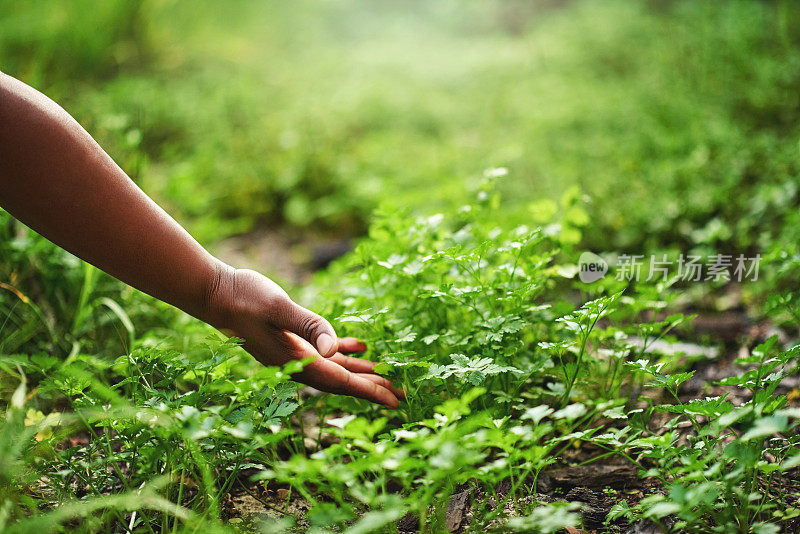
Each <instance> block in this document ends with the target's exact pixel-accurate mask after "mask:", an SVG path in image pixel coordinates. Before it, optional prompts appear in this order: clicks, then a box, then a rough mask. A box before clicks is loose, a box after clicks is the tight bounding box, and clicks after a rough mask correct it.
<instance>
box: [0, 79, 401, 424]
mask: <svg viewBox="0 0 800 534" xmlns="http://www.w3.org/2000/svg"><path fill="white" fill-rule="evenodd" d="M0 206H2V207H3V208H4V209H6V210H7V211H8V212H9V213H10V214H11V215H13V216H14V217H16V218H17V219H19V220H20V221H22V222H23V223H25V224H26V225H28V226H30V227H31V228H33V229H34V230H36V231H37V232H39V233H40V234H42V235H43V236H45V237H46V238H48V239H50V240H51V241H53V242H54V243H56V244H57V245H59V246H61V247H63V248H64V249H66V250H68V251H70V252H72V253H73V254H75V255H76V256H78V257H80V258H81V259H83V260H85V261H87V262H89V263H91V264H93V265H95V266H96V267H98V268H100V269H102V270H103V271H105V272H107V273H109V274H111V275H112V276H114V277H116V278H118V279H119V280H122V281H123V282H125V283H127V284H130V285H132V286H134V287H136V288H137V289H139V290H141V291H144V292H145V293H148V294H150V295H152V296H154V297H156V298H158V299H160V300H163V301H165V302H168V303H170V304H172V305H174V306H176V307H178V308H180V309H182V310H184V311H185V312H187V313H189V314H191V315H193V316H194V317H197V318H198V319H200V320H202V321H205V322H207V323H209V324H211V325H212V326H215V327H217V328H219V329H222V330H226V331H230V332H232V333H234V334H235V335H237V336H239V337H241V338H243V339H244V340H245V343H244V348H245V349H246V350H247V351H248V352H250V353H251V354H252V355H253V356H254V357H255V358H256V359H258V360H259V361H260V362H262V363H264V364H266V365H281V364H283V363H286V362H288V361H290V360H292V359H302V358H308V357H312V358H313V361H312V362H311V363H310V364H308V365H307V366H306V367H305V368H304V369H303V371H302V372H300V373H298V374H297V375H295V377H294V378H295V379H297V380H298V381H300V382H303V383H306V384H308V385H311V386H313V387H315V388H317V389H320V390H322V391H328V392H332V393H340V394H345V395H352V396H356V397H361V398H365V399H368V400H371V401H373V402H377V403H380V404H383V405H385V406H387V407H391V408H394V407H396V406H397V404H398V397H400V396H402V393H401V392H400V391H398V390H396V389H394V388H393V387H392V385H391V383H390V382H389V381H387V380H386V379H384V378H382V377H380V376H378V375H375V374H374V373H372V366H373V364H372V363H371V362H368V361H366V360H362V359H358V358H352V357H349V356H346V355H345V354H343V353H350V352H363V351H364V350H365V349H366V347H364V346H363V344H362V343H360V342H357V341H356V340H354V339H352V338H345V339H342V340H340V339H339V338H338V337H337V336H336V333H335V331H334V330H333V327H331V325H330V323H328V321H326V320H325V319H323V318H322V317H320V316H319V315H317V314H315V313H313V312H311V311H309V310H307V309H305V308H303V307H301V306H300V305H298V304H296V303H294V302H293V301H292V300H291V299H290V298H289V296H288V295H287V294H286V292H285V291H284V290H283V289H281V288H280V287H279V286H278V285H277V284H275V283H274V282H272V281H271V280H269V279H268V278H266V277H264V276H262V275H260V274H258V273H256V272H254V271H249V270H238V269H234V268H232V267H230V266H228V265H226V264H225V263H223V262H221V261H220V260H218V259H217V258H215V257H214V256H212V255H211V254H210V253H208V252H207V251H206V250H205V249H204V248H203V247H202V246H201V245H200V244H199V243H198V242H197V241H195V240H194V239H193V238H192V237H191V236H190V235H189V233H188V232H186V230H184V229H183V227H181V226H180V225H179V224H178V223H177V222H176V221H175V220H174V219H172V217H170V216H169V215H168V214H167V213H166V212H165V211H164V210H163V209H161V208H160V207H159V206H158V205H157V204H156V203H155V202H153V200H151V199H150V198H149V197H148V196H147V195H146V194H145V193H144V192H143V191H142V190H141V189H139V187H138V186H136V184H135V183H134V182H133V181H132V180H131V179H130V178H129V177H128V176H127V175H126V174H125V172H124V171H123V170H122V169H121V168H120V167H119V166H118V165H117V164H116V163H114V161H113V160H112V159H111V157H110V156H108V154H106V153H105V152H104V151H103V149H102V148H101V147H100V146H99V145H98V144H97V143H96V142H95V140H94V139H92V137H91V136H90V135H89V134H88V133H87V132H86V131H85V130H84V129H83V128H82V127H81V126H80V125H79V124H78V123H77V122H76V121H75V120H74V119H73V118H72V117H71V116H70V115H69V114H68V113H67V112H66V111H64V110H63V109H62V108H61V107H60V106H58V104H56V103H55V102H53V101H52V100H50V99H49V98H47V97H46V96H44V95H43V94H41V93H39V92H38V91H36V90H34V89H32V88H30V87H28V86H27V85H25V84H24V83H22V82H20V81H18V80H16V79H14V78H12V77H10V76H8V75H5V74H2V73H0Z"/></svg>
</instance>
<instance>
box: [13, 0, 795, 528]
mask: <svg viewBox="0 0 800 534" xmlns="http://www.w3.org/2000/svg"><path fill="white" fill-rule="evenodd" d="M0 12H2V13H3V17H2V19H0V69H2V70H3V71H4V72H7V73H9V74H11V75H14V76H17V77H19V78H20V79H22V80H23V81H26V82H27V83H30V84H31V85H33V86H35V87H37V88H39V89H40V90H42V91H44V92H45V93H46V94H48V95H50V96H51V97H53V98H54V99H56V100H57V101H58V102H60V103H62V104H63V105H64V106H65V107H66V109H67V110H68V111H70V112H71V113H73V114H74V115H75V116H76V117H77V118H78V119H79V120H80V121H81V123H82V124H84V126H85V127H86V128H87V129H88V130H89V131H90V132H91V133H92V134H93V135H95V136H96V138H97V139H98V140H99V141H100V142H101V144H102V145H103V146H104V147H106V148H107V150H108V151H109V152H110V153H111V154H112V156H113V157H114V158H115V159H116V160H117V161H118V162H119V163H120V164H121V165H122V167H123V168H124V169H125V170H126V171H127V172H128V173H129V174H130V175H131V176H132V177H133V178H134V179H135V180H136V181H137V182H138V183H139V184H140V185H141V186H142V187H143V188H144V189H145V191H147V192H148V193H149V194H151V195H152V196H154V197H155V198H156V199H157V200H158V201H159V202H160V203H162V204H163V205H165V207H167V208H168V209H169V211H170V212H171V213H173V214H175V215H176V217H177V218H178V219H179V220H180V221H181V222H183V223H185V224H186V225H187V227H188V228H189V229H190V230H191V231H192V232H193V234H195V235H196V236H197V237H198V238H199V239H200V240H201V241H202V242H203V243H204V244H206V245H208V246H210V247H212V248H213V247H214V244H215V243H216V242H218V241H219V240H220V239H222V238H224V237H226V236H228V235H230V234H233V233H237V232H247V231H250V230H254V229H265V228H266V229H269V230H271V231H278V232H281V233H283V234H285V235H287V236H289V237H291V238H304V239H311V238H319V237H320V236H327V237H354V236H355V237H361V238H363V239H362V240H361V242H360V244H359V245H358V246H357V247H356V249H355V250H354V251H353V252H351V253H350V254H348V255H347V256H345V257H344V258H342V259H341V260H340V261H339V262H337V263H336V264H334V265H333V266H332V267H331V268H329V269H328V270H327V271H326V272H323V273H320V275H319V276H318V277H317V278H316V279H315V282H314V283H313V285H310V286H309V287H307V288H306V294H307V295H308V298H306V299H305V302H306V303H307V304H308V305H310V306H312V307H314V308H315V309H319V310H320V311H323V312H324V313H325V315H326V316H327V317H329V318H331V319H332V320H334V321H335V323H336V326H337V330H338V331H339V332H340V333H349V334H353V335H357V336H360V337H363V338H365V339H367V340H368V341H369V342H370V345H371V347H372V353H371V354H372V356H373V357H374V358H375V359H379V360H381V361H382V363H381V367H380V368H379V369H380V371H381V372H382V373H384V374H387V375H388V376H391V377H393V378H395V379H398V380H400V381H402V382H403V383H405V384H407V386H408V388H409V401H408V402H406V403H404V404H403V406H402V407H401V409H400V410H399V411H398V412H395V413H389V412H387V411H385V410H383V409H381V408H378V407H373V406H368V405H366V404H365V403H363V402H361V401H356V400H354V399H349V398H343V397H331V396H321V397H311V398H303V399H301V398H299V397H298V396H297V394H296V392H295V390H294V389H293V388H292V387H291V386H290V385H289V383H288V382H287V380H286V373H285V372H280V371H279V370H276V369H264V368H261V367H258V366H257V365H256V364H255V363H254V362H253V361H252V360H251V359H250V358H249V357H248V356H246V355H245V354H244V353H243V352H242V351H241V350H240V349H238V348H236V347H235V346H234V344H232V343H223V342H221V341H220V340H219V339H217V336H216V335H215V334H213V333H212V331H211V329H210V328H209V327H206V326H204V325H201V324H199V323H198V322H197V321H194V320H192V319H190V318H188V317H186V316H185V315H183V314H181V313H179V312H177V311H176V310H174V309H172V308H170V307H169V306H167V305H165V304H163V303H159V302H156V301H154V300H153V299H151V298H149V297H147V296H144V295H142V294H140V293H138V292H136V291H133V290H131V289H130V288H124V287H122V286H121V285H120V284H119V283H118V282H116V281H114V280H112V279H111V278H109V277H107V276H106V275H104V274H102V273H99V272H98V271H96V270H94V269H93V268H90V267H88V266H86V265H84V264H82V263H81V262H79V261H78V260H76V259H75V258H74V257H72V256H70V255H69V254H67V253H65V252H63V251H61V250H59V249H57V248H56V247H54V246H53V245H52V244H51V243H49V242H47V241H46V240H44V239H43V238H41V237H39V236H37V235H36V234H35V233H33V232H31V231H29V230H26V229H24V228H23V227H22V226H21V225H20V224H18V223H16V222H14V221H13V220H11V218H10V217H9V216H8V215H7V214H5V213H4V212H1V211H0V283H2V284H4V285H2V286H0V399H2V401H0V403H2V407H3V410H4V414H5V415H4V417H3V418H0V425H2V428H0V436H2V437H1V438H0V439H2V440H3V441H2V443H0V445H2V446H0V456H2V462H0V530H3V529H4V528H8V529H16V530H17V531H20V532H33V531H34V530H36V531H64V532H66V531H76V530H77V531H85V532H103V531H108V530H119V531H124V530H125V529H130V531H131V532H169V531H186V532H195V531H198V530H207V529H212V530H214V529H221V530H230V529H236V528H241V529H245V528H249V527H248V526H247V525H246V524H240V526H239V527H236V526H234V525H235V524H236V523H235V522H233V523H231V522H230V521H229V519H231V518H230V517H228V512H227V511H226V507H225V503H226V502H227V501H226V499H227V496H228V495H229V494H230V493H231V492H232V491H234V490H238V489H240V488H239V484H244V485H245V486H247V487H248V489H249V490H250V491H261V489H264V490H265V491H266V492H268V493H270V492H274V491H275V490H276V489H277V488H280V489H291V490H292V491H293V492H294V494H295V495H296V494H299V495H301V496H303V497H304V498H305V500H306V501H307V502H308V503H309V504H310V505H311V509H310V511H309V513H308V514H307V516H306V517H286V518H284V519H283V520H282V521H279V522H277V523H275V524H271V525H267V526H265V527H263V528H264V529H266V530H265V531H268V532H273V531H278V530H279V529H281V528H292V527H291V525H293V524H299V525H300V526H299V527H296V528H300V529H302V528H305V527H306V526H307V525H309V524H310V525H311V526H313V527H315V528H317V529H318V531H320V532H322V531H328V530H322V529H337V528H338V529H340V530H347V529H352V531H354V532H372V531H377V532H380V531H386V532H392V531H393V529H394V528H395V527H394V525H396V522H397V520H398V519H399V518H400V517H402V516H404V515H405V514H407V513H411V514H414V515H415V516H416V518H417V519H418V520H420V524H421V526H422V529H423V530H424V529H427V530H428V531H430V532H439V531H441V530H442V528H444V525H445V523H446V517H445V515H446V514H445V510H446V507H447V499H448V498H449V496H450V495H451V494H452V493H453V492H454V491H455V490H456V488H457V487H462V486H457V484H461V483H467V482H470V481H471V482H470V483H474V484H475V486H476V487H477V488H478V490H479V492H478V493H479V494H480V495H483V496H484V497H485V498H483V499H482V500H481V499H477V500H475V501H474V502H473V503H472V506H473V508H472V509H473V512H474V516H475V520H474V522H473V523H472V525H471V526H470V528H471V529H472V530H473V531H478V530H480V531H485V530H487V529H489V528H490V525H495V526H496V527H497V529H498V530H502V529H504V528H505V529H507V530H512V531H523V530H525V531H530V532H558V531H559V530H560V529H562V528H563V527H564V526H566V525H579V524H580V522H581V519H580V515H579V514H577V513H576V509H575V507H574V506H570V505H568V504H566V503H561V504H558V503H551V504H544V503H538V502H536V501H535V500H530V499H526V495H528V494H529V493H530V491H531V490H532V488H533V484H535V481H536V477H537V476H538V474H539V473H540V472H542V471H543V470H544V469H546V468H547V467H548V466H549V465H550V464H552V463H554V462H557V461H563V460H564V451H566V450H568V448H570V447H572V448H574V447H576V446H577V447H586V448H588V450H598V449H599V450H603V451H605V452H604V453H603V456H602V457H601V459H600V461H602V459H603V458H604V457H606V456H611V455H618V456H621V457H622V458H623V459H624V460H625V461H627V462H630V463H631V464H632V465H635V466H636V467H638V468H639V469H640V475H641V476H642V477H644V478H648V479H651V480H653V481H654V483H656V484H660V485H661V487H663V488H664V490H665V491H664V493H659V492H654V493H653V494H652V495H650V496H648V497H647V498H646V499H644V500H642V501H641V502H630V503H628V502H623V501H620V503H619V504H618V506H616V507H615V508H614V510H612V513H611V516H610V517H613V518H627V519H628V520H631V521H632V520H637V519H640V518H649V519H650V520H653V521H655V522H660V523H664V524H665V525H666V524H672V525H673V527H674V528H682V529H684V530H685V531H692V532H708V531H714V529H717V531H726V532H727V531H738V532H750V531H753V532H774V531H776V530H775V528H778V525H782V526H784V527H786V526H787V525H790V526H791V525H792V523H791V521H794V520H795V517H796V516H797V515H798V514H799V513H800V512H798V510H797V508H796V500H795V498H796V493H797V490H796V488H792V487H791V486H790V487H786V486H785V484H784V482H785V480H784V479H783V478H782V477H781V475H782V474H784V475H787V476H794V475H795V474H796V471H793V469H795V468H796V467H797V465H798V463H800V460H798V458H800V456H798V451H799V450H800V449H798V441H797V426H796V424H797V415H798V414H797V408H796V404H792V403H793V402H795V401H792V400H791V399H789V398H787V397H785V396H783V395H780V394H777V393H776V391H778V390H777V387H778V384H779V382H780V380H782V379H783V377H784V376H786V375H788V374H796V365H797V350H796V347H791V346H781V345H780V343H778V342H777V340H776V339H775V338H773V339H772V340H770V341H768V342H766V343H764V344H762V345H760V346H758V347H750V349H752V350H750V352H749V354H748V355H747V356H741V357H740V358H739V359H738V362H737V363H738V364H739V365H741V366H742V367H741V369H742V371H741V373H740V375H741V376H740V377H734V378H731V379H728V380H727V381H726V382H725V384H724V386H725V387H727V388H729V391H732V392H733V393H731V395H732V398H731V399H726V398H721V399H700V398H698V399H689V400H686V399H685V398H683V397H681V396H680V395H679V393H680V391H679V386H680V384H681V383H683V382H685V381H686V380H688V379H689V378H690V377H691V376H692V372H693V368H692V366H693V365H697V361H696V359H692V358H684V357H678V356H675V355H670V354H666V353H664V354H662V353H658V352H647V351H645V350H644V349H643V348H641V347H640V346H639V345H637V344H636V343H634V342H633V341H632V340H633V339H645V340H648V339H649V340H651V341H653V340H655V339H666V340H672V339H674V338H675V337H685V336H688V335H690V329H688V330H687V328H688V327H687V323H689V322H690V319H691V317H688V318H687V317H682V316H680V315H668V314H669V313H673V312H674V311H676V310H677V309H683V308H685V307H686V306H687V305H689V306H693V307H694V308H695V309H699V310H701V311H702V310H703V309H705V308H707V307H709V306H710V307H721V308H722V307H724V306H725V302H726V300H729V299H728V297H729V296H730V294H731V293H730V290H731V288H730V287H729V286H726V285H724V284H723V285H720V284H696V285H688V284H681V283H676V284H672V285H670V284H630V285H629V284H624V283H621V282H618V281H615V280H613V279H612V278H611V277H607V278H606V279H604V281H602V282H598V283H595V284H591V285H590V284H581V283H578V282H576V281H575V280H574V279H573V278H571V277H570V275H572V274H574V265H575V262H576V261H577V257H578V255H579V254H580V253H581V252H582V251H583V250H586V249H590V250H594V251H596V252H605V253H610V254H614V253H624V252H627V253H633V254H646V255H649V254H656V253H658V254H660V253H662V252H663V253H668V254H670V255H671V257H674V256H675V255H677V254H679V253H690V252H691V253H697V254H702V255H708V254H712V253H714V252H723V253H729V254H736V253H746V254H750V255H753V254H756V253H762V254H763V255H764V256H765V259H766V260H768V261H765V263H764V264H763V265H762V277H761V280H760V281H759V283H757V284H745V285H744V286H743V287H742V288H741V289H742V294H743V302H744V304H745V305H746V306H748V309H749V311H750V313H751V314H753V315H754V316H758V318H759V319H761V318H763V316H762V314H764V313H769V315H770V317H771V320H772V321H773V322H774V323H775V324H777V325H778V326H781V327H783V328H784V330H785V331H787V332H796V331H797V328H798V317H800V311H798V310H800V306H798V302H800V299H799V298H798V296H797V292H796V288H797V280H798V275H797V272H798V271H797V267H798V265H800V253H799V252H798V248H797V243H798V239H800V221H798V214H797V209H796V207H797V201H798V193H799V192H798V187H797V185H796V184H797V177H798V172H800V163H798V162H799V161H800V158H798V156H799V155H800V154H798V150H800V148H799V147H800V144H798V142H799V141H800V132H799V131H798V124H800V121H798V119H800V92H798V90H797V89H798V87H799V86H800V22H799V21H800V17H798V15H799V14H800V13H798V7H797V5H796V4H795V3H793V2H789V1H775V2H769V3H767V2H758V3H757V2H745V1H734V0H729V1H725V2H719V3H715V4H705V3H699V2H689V1H675V2H655V1H649V2H644V1H643V2H625V1H621V0H620V1H613V0H608V1H601V2H590V1H583V2H566V3H564V4H563V5H561V4H558V5H553V4H551V3H544V2H543V3H527V2H522V1H504V2H500V1H497V2H478V1H466V2H460V3H430V2H423V1H421V0H420V1H413V2H402V3H400V2H390V1H379V2H361V1H347V2H320V1H311V0H301V1H298V2H292V3H291V4H289V3H283V2H278V1H270V2H240V3H235V4H228V5H225V6H220V5H218V3H214V2H196V3H192V4H191V5H189V4H184V3H171V2H162V1H158V0H142V1H138V2H123V1H119V2H117V1H113V2H104V3H102V4H96V3H93V2H84V1H79V0H71V1H69V2H58V1H55V0H52V1H47V2H39V3H37V4H36V5H33V4H31V5H25V4H22V3H18V2H9V1H1V0H0ZM498 168H505V169H507V171H508V172H507V175H506V176H504V177H501V178H497V177H494V178H493V177H492V176H493V175H499V174H503V173H502V172H499V171H489V172H488V173H486V172H485V170H486V169H498ZM379 206H381V208H380V209H379V210H378V211H377V212H376V211H375V210H376V208H378V207H379ZM435 214H441V215H435ZM719 295H722V298H717V297H718V296H719ZM209 335H211V336H212V337H211V338H210V339H209V338H208V336H209ZM709 341H710V342H711V343H716V342H717V341H718V340H716V339H710V340H709ZM690 356H691V355H690ZM284 371H287V370H284ZM707 387H710V386H709V385H707ZM737 399H738V400H737ZM741 399H747V400H741ZM734 401H735V402H734ZM301 413H305V414H306V415H313V416H315V417H317V418H319V417H325V416H330V417H336V419H334V422H333V426H331V427H330V428H319V429H309V428H304V425H306V422H305V419H304V418H296V419H295V418H293V415H294V414H301ZM659 414H661V416H663V414H671V415H670V417H672V419H671V420H669V422H668V423H667V424H666V425H664V424H663V417H662V418H659V417H660V415H659ZM656 425H658V428H663V430H664V432H663V433H654V432H653V428H654V427H655V426H656ZM312 430H313V432H312ZM304 435H305V436H306V438H307V439H305V440H304V439H303V437H304ZM731 439H737V443H740V444H739V445H735V446H729V445H728V442H729V441H730V440H731ZM592 448H593V449H592ZM254 472H258V473H260V474H259V475H257V477H256V479H257V480H258V482H252V481H251V480H250V478H249V476H250V475H251V474H252V473H254ZM43 477H46V481H47V483H46V484H43V481H44V480H45V478H43ZM501 481H508V483H509V485H510V487H511V491H510V492H508V493H504V494H502V495H501V494H497V493H496V488H497V486H498V484H500V483H501ZM503 484H506V482H503ZM488 497H493V498H494V499H495V501H496V502H498V503H501V504H502V506H499V507H492V506H490V505H489V502H490V501H489V500H488ZM275 506H278V507H280V504H275ZM504 507H505V508H504ZM507 508H513V509H514V515H516V517H512V518H509V517H508V516H507V514H506V512H505V511H504V510H505V509H507ZM675 522H677V523H675ZM498 525H499V526H498ZM502 525H505V526H502ZM675 525H677V526H675ZM773 527H774V528H773ZM609 528H611V527H609ZM786 528H788V527H786ZM12 531H13V530H12Z"/></svg>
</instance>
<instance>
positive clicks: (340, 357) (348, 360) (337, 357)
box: [328, 353, 375, 373]
mask: <svg viewBox="0 0 800 534" xmlns="http://www.w3.org/2000/svg"><path fill="white" fill-rule="evenodd" d="M328 359H329V360H330V361H332V362H336V363H338V364H339V365H341V366H342V367H344V368H345V369H347V370H348V371H352V372H354V373H371V372H372V368H373V367H375V363H373V362H371V361H369V360H362V359H361V358H353V357H351V356H345V355H344V354H339V353H336V354H334V355H333V356H331V357H330V358H328Z"/></svg>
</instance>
